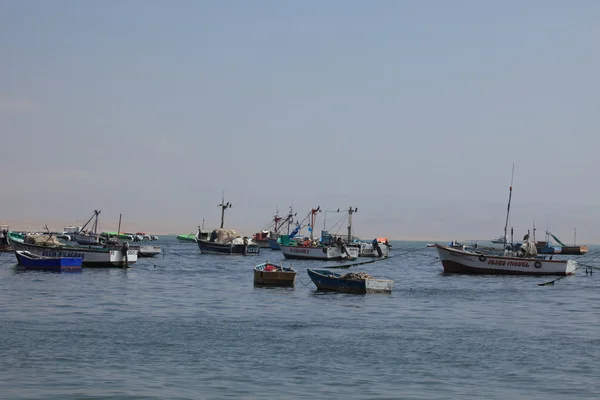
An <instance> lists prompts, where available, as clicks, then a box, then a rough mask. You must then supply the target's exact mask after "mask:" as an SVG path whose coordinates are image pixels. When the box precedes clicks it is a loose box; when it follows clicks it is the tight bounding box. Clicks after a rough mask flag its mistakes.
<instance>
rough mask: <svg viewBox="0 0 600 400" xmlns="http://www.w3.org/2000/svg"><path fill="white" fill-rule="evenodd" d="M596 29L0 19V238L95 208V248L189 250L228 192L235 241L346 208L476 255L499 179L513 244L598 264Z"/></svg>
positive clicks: (474, 23) (217, 8)
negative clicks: (134, 234)
mask: <svg viewBox="0 0 600 400" xmlns="http://www.w3.org/2000/svg"><path fill="white" fill-rule="evenodd" d="M599 18H600V2H597V1H593V0H578V1H577V2H574V3H573V2H567V1H555V0H539V1H537V0H521V1H516V0H507V1H503V2H482V1H476V0H472V1H467V0H465V1H463V0H456V1H443V0H430V1H417V0H413V1H401V0H395V1H386V0H378V1H372V2H370V1H364V0H363V1H355V0H328V1H325V2H323V1H316V0H315V1H313V0H307V1H301V2H292V1H276V0H272V1H267V0H253V1H242V0H215V1H209V0H206V1H185V0H179V1H177V2H169V1H151V0H142V1H133V0H124V1H96V2H82V1H63V0H54V1H42V0H35V1H34V0H17V1H7V0H0V160H1V161H2V165H3V167H1V168H0V223H9V224H10V225H11V228H13V229H40V228H41V227H42V226H44V225H48V226H49V227H50V229H51V230H62V229H63V227H64V226H67V225H76V224H77V225H81V224H83V223H84V222H85V221H86V220H87V219H88V218H89V217H90V216H91V215H92V213H93V210H94V209H99V210H102V214H101V215H100V226H101V227H102V228H103V229H105V230H116V228H117V225H118V220H119V215H120V214H121V215H122V218H123V220H122V221H123V222H122V230H126V231H127V230H129V231H148V232H154V233H161V234H167V233H190V232H193V231H195V230H196V227H197V226H198V225H199V224H202V221H203V220H204V221H205V226H206V227H207V228H208V227H216V226H218V224H219V219H220V209H219V207H217V205H218V204H219V203H220V202H221V196H222V194H223V193H224V195H225V201H230V202H231V203H232V205H233V207H232V208H231V209H228V210H227V212H226V217H225V226H226V227H229V228H233V229H236V230H237V231H238V232H240V233H242V234H251V233H252V232H256V231H258V230H260V229H262V228H263V227H265V226H266V225H267V224H268V223H269V221H270V219H271V218H272V216H273V214H274V213H275V211H276V210H277V209H279V211H280V213H285V212H287V210H288V208H289V207H290V206H292V205H293V208H294V211H295V212H297V213H298V215H299V216H301V215H305V214H306V213H308V211H309V210H310V209H311V208H313V207H317V206H321V208H322V209H336V210H337V208H343V209H347V208H348V207H350V206H352V207H357V208H358V212H357V213H356V214H354V218H353V222H354V224H353V227H354V232H355V234H356V235H357V236H359V237H364V238H367V239H368V238H372V237H375V236H386V237H389V238H393V239H403V240H411V239H415V240H467V239H469V240H471V239H473V240H474V239H485V238H492V237H498V236H499V235H500V234H501V233H502V232H503V230H504V225H505V218H506V209H507V204H508V194H509V186H510V185H511V172H512V166H513V164H514V168H515V169H514V171H515V172H514V182H513V194H512V202H511V215H510V226H514V229H515V235H516V236H517V235H518V236H522V235H523V234H524V233H525V232H526V230H527V229H531V227H532V225H533V221H535V223H536V227H537V228H538V235H539V233H540V231H541V232H543V231H544V230H545V229H549V230H550V231H551V232H552V233H554V234H555V235H557V236H558V237H559V238H561V239H562V240H563V241H564V242H573V241H574V240H576V241H577V242H578V243H579V242H581V243H600V205H599V200H600V186H599V185H598V180H597V179H598V171H600V168H599V167H600V158H599V157H597V152H598V151H599V150H598V149H599V148H600V146H599V145H600V137H599V135H598V134H597V129H598V125H599V124H598V122H599V120H600V113H599V112H598V109H599V105H600V102H599V100H600V79H599V77H598V75H599V73H598V71H600V51H599V50H600V41H599V40H598V38H599V37H600V25H598V23H597V21H598V19H599ZM340 215H341V214H340ZM337 216H338V214H333V213H332V214H331V215H329V214H327V222H329V221H332V222H333V221H335V220H337ZM324 219H325V213H321V214H319V216H318V218H317V222H316V226H317V227H318V228H319V229H321V228H322V224H323V223H324V222H325V221H324ZM343 229H344V230H345V228H343ZM575 232H576V237H575Z"/></svg>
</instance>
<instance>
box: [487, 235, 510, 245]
mask: <svg viewBox="0 0 600 400" xmlns="http://www.w3.org/2000/svg"><path fill="white" fill-rule="evenodd" d="M490 242H492V243H494V244H504V243H509V242H510V240H508V238H507V237H506V236H500V237H498V238H496V239H490Z"/></svg>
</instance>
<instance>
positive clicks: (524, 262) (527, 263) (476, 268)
mask: <svg viewBox="0 0 600 400" xmlns="http://www.w3.org/2000/svg"><path fill="white" fill-rule="evenodd" d="M435 248H436V250H437V252H438V255H439V257H440V261H441V262H442V266H443V267H444V272H449V273H466V274H507V275H571V274H573V273H574V272H575V269H576V268H577V263H576V262H575V261H573V260H551V259H545V258H540V257H516V256H507V255H493V254H489V253H488V254H484V252H478V251H469V250H461V249H456V248H452V247H449V246H444V245H439V244H436V245H435Z"/></svg>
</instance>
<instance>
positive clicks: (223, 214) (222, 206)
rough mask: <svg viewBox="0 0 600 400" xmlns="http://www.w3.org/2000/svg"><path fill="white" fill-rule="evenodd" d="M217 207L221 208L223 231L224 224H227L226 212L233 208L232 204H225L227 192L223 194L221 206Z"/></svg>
mask: <svg viewBox="0 0 600 400" xmlns="http://www.w3.org/2000/svg"><path fill="white" fill-rule="evenodd" d="M217 207H221V229H223V223H224V222H225V210H227V209H228V208H231V203H230V202H227V203H225V192H223V193H222V194H221V204H219V205H218V206H217Z"/></svg>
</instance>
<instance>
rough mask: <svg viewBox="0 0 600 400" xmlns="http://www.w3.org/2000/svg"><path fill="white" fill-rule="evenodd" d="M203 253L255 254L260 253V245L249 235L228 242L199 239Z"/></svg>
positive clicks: (199, 245)
mask: <svg viewBox="0 0 600 400" xmlns="http://www.w3.org/2000/svg"><path fill="white" fill-rule="evenodd" d="M197 242H198V247H199V248H200V252H201V253H202V254H229V255H244V256H253V255H259V254H260V246H259V245H257V244H256V243H254V242H252V241H251V240H250V239H248V238H247V237H244V238H236V239H234V240H232V241H230V242H227V243H217V242H214V241H213V242H211V241H210V240H197Z"/></svg>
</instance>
